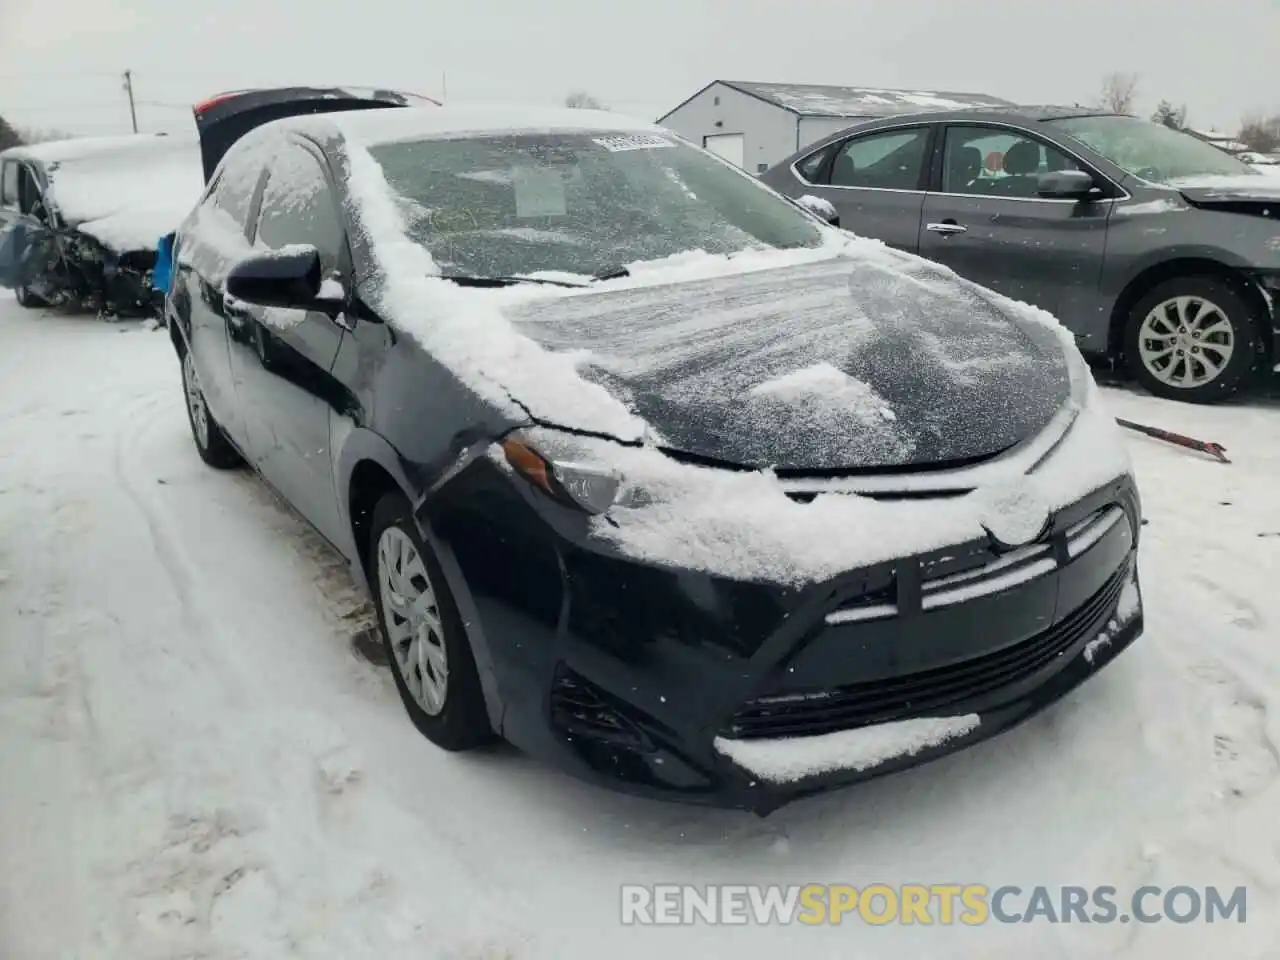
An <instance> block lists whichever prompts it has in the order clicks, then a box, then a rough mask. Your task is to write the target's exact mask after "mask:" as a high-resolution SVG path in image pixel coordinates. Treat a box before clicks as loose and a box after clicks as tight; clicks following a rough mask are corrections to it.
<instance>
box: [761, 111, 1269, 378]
mask: <svg viewBox="0 0 1280 960" xmlns="http://www.w3.org/2000/svg"><path fill="white" fill-rule="evenodd" d="M761 179H763V180H764V182H765V183H767V184H769V185H770V186H772V187H774V188H775V189H777V190H779V191H781V192H782V193H784V194H786V195H787V196H790V197H792V198H793V199H796V200H801V201H802V202H804V203H805V204H806V205H808V206H810V207H811V208H812V209H815V210H818V211H820V212H825V214H826V215H827V216H828V219H833V218H838V222H839V223H840V224H841V225H842V226H843V227H845V228H847V229H849V230H851V231H853V232H855V233H858V234H861V235H863V236H869V237H874V238H877V239H880V240H883V241H884V242H885V243H887V244H889V245H891V246H894V247H897V248H899V249H901V250H906V251H909V252H911V253H918V254H919V255H921V256H923V257H927V258H928V259H930V260H934V261H937V262H940V263H943V264H945V265H947V266H949V267H951V268H952V269H954V270H955V271H956V272H957V273H959V274H961V275H962V276H965V277H967V278H969V279H970V280H973V281H976V282H978V283H981V284H983V285H984V286H987V287H990V288H991V289H993V290H996V291H997V292H1000V293H1003V294H1006V295H1007V296H1010V297H1013V298H1015V299H1018V300H1023V301H1026V302H1028V303H1031V304H1034V305H1036V306H1038V307H1042V308H1044V309H1045V310H1048V311H1050V312H1051V313H1053V314H1055V315H1056V316H1057V317H1058V318H1059V319H1060V320H1061V321H1062V323H1063V324H1065V325H1066V326H1067V327H1068V328H1069V329H1070V330H1071V331H1072V332H1073V333H1075V335H1076V337H1077V341H1078V343H1079V345H1080V349H1081V350H1082V351H1084V352H1085V353H1087V354H1095V355H1100V356H1108V357H1116V358H1123V360H1124V361H1125V362H1126V364H1127V365H1128V367H1129V368H1130V369H1131V371H1132V372H1133V374H1134V375H1135V376H1136V377H1137V379H1138V380H1140V381H1141V382H1142V383H1143V384H1144V385H1145V386H1146V387H1147V388H1148V389H1149V390H1151V392H1153V393H1156V394H1158V395H1160V396H1164V397H1170V398H1174V399H1179V400H1188V401H1194V402H1201V403H1205V402H1213V401H1215V400H1219V399H1222V398H1224V397H1226V396H1229V395H1230V394H1232V393H1234V392H1235V391H1237V390H1238V389H1239V388H1240V387H1241V386H1242V385H1244V384H1245V383H1246V382H1247V381H1248V379H1249V378H1250V376H1251V375H1252V373H1253V372H1254V371H1255V370H1258V369H1260V368H1262V367H1263V366H1264V365H1265V366H1266V367H1268V368H1269V367H1270V366H1271V365H1272V364H1275V363H1277V362H1280V318H1278V317H1277V315H1276V311H1275V309H1274V306H1273V303H1274V297H1275V295H1276V294H1277V293H1280V220H1278V219H1277V218H1280V179H1278V178H1273V177H1267V176H1264V175H1263V174H1261V173H1259V172H1258V171H1257V170H1255V169H1254V168H1252V167H1250V166H1249V165H1248V164H1245V163H1242V162H1240V161H1239V160H1236V159H1235V158H1233V157H1231V156H1229V155H1227V154H1226V153H1223V152H1222V151H1220V150H1218V149H1217V148H1215V147H1212V146H1210V145H1209V144H1207V143H1204V142H1202V141H1200V140H1197V139H1196V138H1194V137H1192V136H1190V135H1188V134H1185V133H1181V132H1179V131H1176V130H1172V129H1169V128H1167V127H1164V126H1160V125H1158V124H1155V123H1150V122H1148V121H1145V120H1139V119H1136V118H1134V117H1128V116H1118V115H1114V114H1108V113H1103V112H1098V111H1092V110H1088V109H1082V108H1057V107H1016V108H1009V109H983V110H964V111H955V112H948V113H929V114H918V115H912V116H907V117H903V116H896V117H892V118H885V119H882V120H875V121H871V122H869V123H864V124H860V125H858V126H856V127H853V128H851V129H847V130H844V131H841V132H840V133H837V134H834V135H832V136H830V137H828V138H826V139H825V140H821V141H819V142H817V143H815V144H811V145H810V146H808V147H806V148H804V149H803V150H801V151H799V152H798V153H796V154H795V155H793V156H792V157H789V158H788V159H786V160H784V161H782V162H781V163H779V164H778V165H777V166H775V167H773V168H771V169H770V170H768V171H766V172H765V173H764V174H762V175H761ZM823 201H825V202H823ZM832 208H834V209H832Z"/></svg>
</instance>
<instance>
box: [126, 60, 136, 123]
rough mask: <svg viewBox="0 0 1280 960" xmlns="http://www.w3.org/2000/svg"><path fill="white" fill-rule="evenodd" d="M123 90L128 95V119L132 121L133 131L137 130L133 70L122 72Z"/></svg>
mask: <svg viewBox="0 0 1280 960" xmlns="http://www.w3.org/2000/svg"><path fill="white" fill-rule="evenodd" d="M124 92H125V94H126V95H127V96H128V97H129V120H130V121H131V122H132V123H133V132H134V133H137V132H138V108H137V106H136V105H135V104H134V102H133V71H132V70H126V71H125V72H124Z"/></svg>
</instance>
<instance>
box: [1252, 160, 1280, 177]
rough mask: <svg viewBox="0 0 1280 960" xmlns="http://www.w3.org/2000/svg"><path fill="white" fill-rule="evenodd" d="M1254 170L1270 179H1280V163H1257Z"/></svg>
mask: <svg viewBox="0 0 1280 960" xmlns="http://www.w3.org/2000/svg"><path fill="white" fill-rule="evenodd" d="M1253 169H1255V170H1257V171H1258V172H1259V173H1265V174H1266V175H1267V176H1269V177H1280V163H1255V164H1253Z"/></svg>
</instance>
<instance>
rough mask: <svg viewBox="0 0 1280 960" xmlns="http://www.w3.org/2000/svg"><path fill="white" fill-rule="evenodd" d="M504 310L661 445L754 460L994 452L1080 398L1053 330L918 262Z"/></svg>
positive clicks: (831, 462)
mask: <svg viewBox="0 0 1280 960" xmlns="http://www.w3.org/2000/svg"><path fill="white" fill-rule="evenodd" d="M505 312H506V313H507V316H508V317H509V319H510V320H511V321H512V323H513V324H514V325H515V326H516V328H517V329H518V330H519V331H520V332H521V333H523V334H525V335H526V336H528V337H529V338H531V339H533V340H534V341H536V342H537V343H539V344H540V345H542V346H543V347H545V348H547V349H550V350H553V351H556V352H557V353H568V354H571V355H574V356H575V358H576V360H577V363H578V369H579V371H580V372H581V374H582V375H583V376H584V377H585V378H587V379H588V380H591V381H593V382H595V383H597V384H599V385H601V386H603V387H605V388H606V389H608V390H609V392H610V393H612V394H613V395H614V396H615V397H617V398H618V399H619V400H621V401H622V402H623V403H624V404H625V405H626V406H627V407H628V408H629V409H630V410H631V411H632V412H633V413H635V414H636V415H638V416H639V417H641V418H643V420H644V421H645V422H646V423H648V424H649V425H650V426H651V427H652V428H653V429H654V430H655V431H656V432H657V434H658V436H659V438H660V440H661V442H662V444H663V445H664V446H666V447H668V448H669V449H672V450H676V451H681V452H685V453H688V454H692V455H696V456H699V457H703V458H708V459H710V460H713V461H719V462H726V463H734V464H741V465H749V466H752V467H774V468H777V469H779V470H794V471H840V470H865V469H872V468H894V467H904V466H915V465H931V464H941V463H956V462H960V461H971V460H975V459H980V458H984V457H989V456H991V455H994V454H996V453H998V452H1000V451H1002V450H1004V449H1007V448H1008V447H1010V446H1013V445H1014V444H1016V443H1018V442H1019V441H1021V440H1024V439H1026V438H1027V437H1030V436H1032V435H1034V434H1036V433H1037V432H1039V431H1040V430H1041V429H1043V428H1044V427H1045V426H1046V425H1047V424H1048V422H1049V420H1050V419H1051V418H1052V417H1053V416H1054V414H1055V413H1056V412H1058V411H1059V410H1060V409H1061V407H1062V405H1063V404H1064V403H1065V402H1066V401H1067V399H1068V397H1069V393H1070V379H1069V372H1068V368H1067V364H1066V358H1065V356H1064V354H1063V350H1062V347H1061V345H1060V343H1059V342H1058V339H1057V338H1056V337H1055V336H1054V335H1053V333H1052V331H1051V330H1050V329H1049V328H1047V327H1046V326H1044V325H1043V324H1037V323H1032V322H1027V321H1024V320H1023V319H1021V318H1019V317H1017V316H1016V315H1013V314H1011V313H1009V312H1006V311H1005V310H1003V309H1001V308H1000V307H998V306H997V305H996V304H995V302H994V301H992V300H990V299H988V298H986V297H984V296H983V294H982V292H981V291H979V290H977V289H976V288H974V287H973V286H972V285H969V284H964V283H963V282H961V281H958V280H956V279H955V277H954V276H953V275H951V274H950V273H949V272H948V271H945V270H943V269H941V268H938V267H935V266H933V265H931V264H928V263H927V262H925V261H921V260H917V259H915V258H904V259H903V260H902V262H901V263H896V262H894V259H890V258H874V259H872V258H867V257H839V258H836V259H832V260H825V261H822V262H819V263H816V264H806V265H799V266H789V267H781V268H777V269H770V270H761V271H755V272H751V273H745V274H739V275H732V276H726V277H719V278H714V279H707V280H695V281H686V282H678V283H671V284H665V285H658V286H643V287H637V288H634V289H623V290H617V291H602V292H593V293H590V294H573V295H568V296H565V297H556V298H552V299H546V298H540V299H536V300H530V301H525V302H521V303H518V304H515V305H508V306H506V308H505ZM517 399H518V398H517ZM546 425H548V426H558V427H562V428H569V429H572V428H575V427H577V426H580V425H579V424H575V423H572V422H569V423H555V424H552V423H547V424H546Z"/></svg>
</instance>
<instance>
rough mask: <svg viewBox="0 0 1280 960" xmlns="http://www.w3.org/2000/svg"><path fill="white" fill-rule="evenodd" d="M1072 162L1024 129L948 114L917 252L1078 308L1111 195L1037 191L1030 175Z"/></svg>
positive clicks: (1063, 311)
mask: <svg viewBox="0 0 1280 960" xmlns="http://www.w3.org/2000/svg"><path fill="white" fill-rule="evenodd" d="M1078 169H1085V167H1084V165H1083V161H1082V160H1080V159H1078V158H1076V157H1073V156H1070V155H1068V154H1067V153H1066V152H1064V151H1063V150H1061V149H1059V148H1058V147H1056V146H1054V145H1053V144H1050V143H1049V142H1048V141H1046V140H1043V139H1041V138H1039V137H1037V136H1035V135H1034V134H1033V133H1031V132H1030V131H1027V130H1024V129H1021V128H1014V127H1008V126H1001V125H986V124H949V125H948V126H947V128H946V131H945V135H944V137H943V144H942V150H941V154H940V156H939V157H938V161H937V164H936V166H935V170H934V180H933V186H934V188H935V189H934V190H933V191H931V192H930V193H929V195H928V196H927V198H926V199H925V201H924V217H923V222H922V226H921V230H920V250H919V252H920V255H921V256H923V257H927V258H928V259H930V260H935V261H937V262H938V263H942V264H945V265H947V266H949V267H951V268H952V269H953V270H955V271H956V273H958V274H960V275H961V276H963V277H966V278H967V279H969V280H973V281H975V282H976V283H980V284H982V285H983V286H986V287H990V288H991V289H992V290H995V291H997V292H999V293H1003V294H1005V295H1006V296H1009V297H1012V298H1014V299H1015V300H1023V301H1025V302H1027V303H1031V304H1034V305H1035V306H1037V307H1041V308H1043V309H1045V310H1048V311H1049V312H1051V313H1054V314H1056V315H1058V316H1060V317H1063V318H1067V317H1072V316H1077V315H1078V314H1079V310H1080V305H1081V304H1085V303H1088V304H1090V305H1092V304H1093V302H1094V300H1095V298H1096V292H1097V288H1098V284H1099V282H1100V280H1101V276H1102V264H1103V256H1104V254H1105V252H1106V234H1107V221H1108V219H1109V217H1110V215H1111V211H1112V209H1113V208H1114V205H1115V204H1114V201H1113V200H1112V199H1111V198H1110V196H1107V197H1104V198H1101V199H1098V200H1049V199H1045V198H1042V197H1040V196H1039V194H1038V192H1037V182H1038V179H1039V176H1040V174H1042V173H1044V172H1046V171H1049V170H1078ZM1089 172H1091V173H1095V179H1096V180H1097V182H1098V183H1099V184H1100V185H1105V186H1107V188H1108V190H1109V189H1110V184H1109V183H1108V182H1107V181H1106V180H1105V178H1103V177H1101V176H1100V175H1098V174H1096V171H1089Z"/></svg>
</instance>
